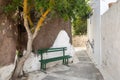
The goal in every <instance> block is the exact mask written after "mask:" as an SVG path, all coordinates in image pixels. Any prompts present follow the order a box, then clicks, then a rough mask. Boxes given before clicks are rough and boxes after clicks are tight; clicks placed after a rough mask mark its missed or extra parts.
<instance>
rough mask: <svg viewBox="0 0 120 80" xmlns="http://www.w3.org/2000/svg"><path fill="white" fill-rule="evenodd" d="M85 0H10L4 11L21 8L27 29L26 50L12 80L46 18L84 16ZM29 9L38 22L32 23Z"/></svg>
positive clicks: (15, 75) (14, 78)
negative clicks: (35, 15) (55, 15)
mask: <svg viewBox="0 0 120 80" xmlns="http://www.w3.org/2000/svg"><path fill="white" fill-rule="evenodd" d="M87 2H88V1H85V0H12V3H10V4H9V5H8V6H7V7H6V8H5V10H6V12H8V11H10V10H17V9H18V7H22V8H23V19H24V27H25V29H26V31H27V35H28V42H27V50H26V53H25V54H24V55H23V57H22V58H20V60H19V61H18V63H17V65H16V68H15V71H14V73H13V76H12V80H16V78H17V77H18V76H19V74H20V72H21V70H22V68H23V65H24V62H25V60H26V59H27V58H28V57H29V55H30V53H31V51H32V43H33V40H34V39H35V37H36V36H37V34H38V31H39V30H40V28H41V27H42V25H43V24H44V22H45V20H46V18H48V17H53V16H51V15H54V14H58V15H59V16H60V17H62V18H64V20H74V19H75V18H76V17H75V16H76V15H77V16H82V17H85V16H86V15H88V14H89V12H90V9H89V8H88V5H87ZM31 11H34V12H36V13H37V14H38V15H37V18H38V17H39V19H38V22H37V24H36V22H35V23H34V21H33V20H32V19H31Z"/></svg>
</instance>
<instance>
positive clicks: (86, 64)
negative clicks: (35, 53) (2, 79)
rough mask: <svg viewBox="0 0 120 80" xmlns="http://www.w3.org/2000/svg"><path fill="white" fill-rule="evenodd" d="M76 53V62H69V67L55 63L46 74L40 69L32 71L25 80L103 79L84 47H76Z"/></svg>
mask: <svg viewBox="0 0 120 80" xmlns="http://www.w3.org/2000/svg"><path fill="white" fill-rule="evenodd" d="M76 54H77V56H78V58H79V62H78V63H76V64H70V65H69V67H67V66H64V65H56V66H54V67H52V68H49V69H48V70H47V74H45V73H43V72H40V71H36V72H32V73H29V76H28V79H27V80H104V79H103V77H102V75H101V74H100V72H99V70H98V69H97V68H96V67H95V65H94V64H93V63H92V62H91V60H90V58H89V57H88V55H87V53H86V50H85V49H82V50H80V48H79V49H77V48H76ZM24 80H26V79H24Z"/></svg>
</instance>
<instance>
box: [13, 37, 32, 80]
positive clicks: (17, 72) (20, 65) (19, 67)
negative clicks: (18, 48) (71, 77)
mask: <svg viewBox="0 0 120 80" xmlns="http://www.w3.org/2000/svg"><path fill="white" fill-rule="evenodd" d="M32 43H33V39H32V36H29V37H28V43H27V51H26V52H25V54H24V55H23V57H22V58H20V60H19V61H18V62H17V64H16V68H15V70H14V73H13V75H12V78H11V79H12V80H17V78H18V76H19V75H20V72H21V70H22V69H23V65H24V62H25V61H26V59H27V58H28V57H29V55H30V53H31V52H32Z"/></svg>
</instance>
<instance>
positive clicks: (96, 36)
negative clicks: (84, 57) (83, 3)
mask: <svg viewBox="0 0 120 80" xmlns="http://www.w3.org/2000/svg"><path fill="white" fill-rule="evenodd" d="M92 8H93V15H92V16H91V17H90V19H89V20H88V39H89V41H90V43H91V44H93V50H92V53H91V54H90V56H91V57H92V58H93V59H94V61H95V63H96V64H98V65H99V64H100V57H99V56H100V1H99V0H95V1H94V2H93V5H92Z"/></svg>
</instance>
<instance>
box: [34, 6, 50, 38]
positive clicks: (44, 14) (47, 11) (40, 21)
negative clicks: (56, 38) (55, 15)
mask: <svg viewBox="0 0 120 80" xmlns="http://www.w3.org/2000/svg"><path fill="white" fill-rule="evenodd" d="M50 11H51V10H50V8H49V9H47V10H46V11H45V12H44V13H43V15H42V16H41V17H40V19H39V21H38V23H37V26H36V28H35V32H34V34H33V39H34V38H35V37H36V35H37V33H38V31H39V30H40V28H41V26H42V24H43V22H44V20H45V18H46V16H47V15H48V13H49V12H50Z"/></svg>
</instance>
